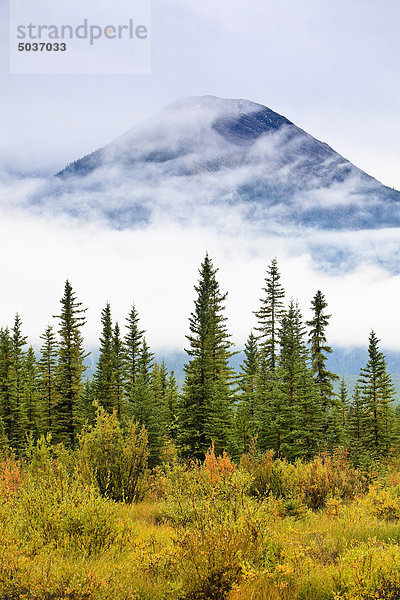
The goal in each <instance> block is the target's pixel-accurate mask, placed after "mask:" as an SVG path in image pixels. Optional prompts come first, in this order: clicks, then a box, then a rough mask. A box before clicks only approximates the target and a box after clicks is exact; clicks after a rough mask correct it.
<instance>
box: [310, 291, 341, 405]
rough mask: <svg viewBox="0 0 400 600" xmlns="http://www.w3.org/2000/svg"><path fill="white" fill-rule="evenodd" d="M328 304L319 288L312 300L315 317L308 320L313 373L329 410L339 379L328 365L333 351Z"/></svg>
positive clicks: (323, 401)
mask: <svg viewBox="0 0 400 600" xmlns="http://www.w3.org/2000/svg"><path fill="white" fill-rule="evenodd" d="M327 306H328V304H327V302H326V300H325V296H324V294H323V293H322V292H320V291H319V290H318V292H317V293H316V294H315V296H314V298H313V299H312V301H311V309H312V311H313V317H312V319H311V320H310V321H307V325H308V327H309V328H310V331H309V340H310V347H311V361H312V373H313V376H314V379H315V382H316V383H317V385H318V387H319V390H320V393H321V398H322V404H323V408H324V410H328V408H329V407H330V406H331V404H332V397H333V381H335V380H337V379H339V378H338V376H337V375H335V374H334V373H331V372H330V371H329V370H328V368H327V366H326V362H327V359H328V354H330V353H331V352H332V348H331V347H330V346H329V345H328V341H327V338H326V329H327V327H328V324H329V319H330V318H331V315H328V314H326V312H325V309H326V307H327Z"/></svg>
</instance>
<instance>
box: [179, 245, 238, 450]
mask: <svg viewBox="0 0 400 600" xmlns="http://www.w3.org/2000/svg"><path fill="white" fill-rule="evenodd" d="M199 274H200V278H199V281H198V284H197V285H196V286H195V290H196V292H197V298H196V300H195V308H194V311H193V312H192V314H191V316H190V319H189V328H190V334H189V335H188V336H186V337H187V339H188V341H189V348H188V349H187V350H186V352H187V354H188V355H189V357H190V359H189V362H188V363H187V364H186V365H185V369H184V370H185V382H184V387H183V393H182V401H181V406H180V425H181V431H180V444H181V447H182V451H183V453H184V454H185V455H188V456H191V457H195V458H199V459H203V458H204V456H205V453H206V451H207V449H208V448H209V446H210V445H211V442H212V441H214V443H215V449H216V452H222V450H224V449H227V447H228V445H229V442H230V440H229V438H230V433H231V427H232V416H233V415H232V408H231V396H232V394H231V389H230V379H231V376H232V372H231V369H230V368H229V364H228V362H229V359H230V357H231V356H232V354H233V353H232V352H231V350H230V349H231V346H232V343H231V341H230V339H229V337H230V336H229V334H228V331H227V327H226V317H224V309H225V306H224V302H225V299H226V296H227V294H222V293H221V291H220V287H219V283H218V282H217V279H216V274H217V269H215V268H214V266H213V264H212V261H211V259H210V258H209V257H208V255H206V257H205V259H204V261H203V263H202V264H201V267H200V270H199Z"/></svg>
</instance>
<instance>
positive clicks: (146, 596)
mask: <svg viewBox="0 0 400 600" xmlns="http://www.w3.org/2000/svg"><path fill="white" fill-rule="evenodd" d="M261 462H262V465H264V467H265V464H266V463H268V465H267V468H266V470H265V469H264V471H263V473H262V478H263V486H264V487H263V490H264V492H263V494H260V493H259V491H257V493H256V492H255V491H254V490H259V486H255V485H254V482H255V480H256V479H257V477H258V476H259V468H260V464H261V463H260V461H258V462H257V460H256V459H255V458H254V457H253V459H252V461H249V460H247V462H246V461H245V464H246V468H244V467H243V466H242V467H239V468H238V467H235V466H234V465H232V463H231V462H230V460H229V458H228V457H226V456H224V457H219V458H218V457H215V456H214V454H213V452H210V453H209V455H208V456H207V458H206V461H205V463H204V464H203V465H192V466H190V467H187V466H183V465H180V464H179V463H176V462H175V463H174V464H172V465H169V466H168V465H166V466H164V468H162V469H159V470H158V471H157V473H156V474H155V475H153V478H152V480H151V482H150V483H149V485H148V492H147V495H146V497H145V498H144V500H142V501H140V502H137V503H135V504H128V503H123V502H117V501H115V500H111V499H110V498H109V497H104V496H101V495H100V493H99V489H98V488H96V486H95V485H94V483H93V478H91V477H85V476H84V475H83V473H84V469H79V461H78V459H76V460H75V462H74V460H71V456H69V457H68V459H67V458H65V457H64V458H58V460H55V459H54V457H51V456H50V455H46V456H44V458H43V457H42V459H41V461H40V462H39V463H38V461H36V462H35V461H31V462H26V463H23V464H21V463H19V462H18V461H16V460H14V459H11V458H8V459H5V460H4V461H3V462H2V463H1V465H0V599H2V600H6V599H7V600H16V599H26V600H30V599H32V600H33V599H35V600H61V599H66V600H106V599H107V600H108V599H110V598H112V599H113V600H224V599H226V600H251V599H257V600H263V599H265V600H275V599H276V600H278V599H279V600H373V599H375V600H376V599H378V600H379V599H382V600H384V599H386V600H395V599H398V598H400V518H399V517H400V499H399V487H398V475H397V472H398V469H397V465H392V466H389V467H388V468H387V469H386V471H385V476H384V477H382V478H379V476H377V475H376V476H375V477H374V480H373V482H372V483H371V478H368V477H365V475H364V474H362V473H359V472H356V471H354V470H352V469H351V468H350V467H349V465H347V463H346V462H345V461H344V460H343V457H342V458H340V460H339V459H338V460H336V461H335V459H332V460H328V459H327V458H326V457H325V458H324V459H323V460H321V459H318V458H317V459H315V461H313V463H311V464H309V465H307V464H304V463H298V464H296V465H294V466H293V465H286V464H285V463H282V462H280V461H279V463H278V462H277V461H273V460H272V457H271V456H268V457H267V459H263V461H261ZM264 467H263V468H264ZM276 472H279V473H280V477H281V481H280V483H279V485H278V486H277V488H276V489H277V490H279V493H278V492H276V493H273V492H272V487H271V486H276ZM268 473H269V474H268ZM274 473H275V474H274ZM289 474H290V477H289ZM289 480H290V483H289ZM350 482H351V485H350ZM268 486H270V487H268ZM322 491H323V494H322V493H321V492H322ZM315 504H318V505H319V508H318V509H316V508H312V507H313V506H314V505H315Z"/></svg>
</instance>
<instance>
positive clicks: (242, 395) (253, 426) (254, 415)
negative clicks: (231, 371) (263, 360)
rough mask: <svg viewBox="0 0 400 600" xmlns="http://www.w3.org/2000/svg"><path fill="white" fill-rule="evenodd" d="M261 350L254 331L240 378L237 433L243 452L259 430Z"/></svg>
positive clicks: (245, 348)
mask: <svg viewBox="0 0 400 600" xmlns="http://www.w3.org/2000/svg"><path fill="white" fill-rule="evenodd" d="M259 367H260V360H259V352H258V346H257V339H256V337H255V335H254V334H253V332H250V335H249V338H248V340H247V342H246V344H245V347H244V361H243V364H242V365H241V366H240V369H241V371H240V374H239V378H238V390H237V394H238V396H237V397H238V406H237V410H236V418H235V422H236V433H237V436H238V443H239V448H240V451H241V453H243V452H247V451H248V449H249V445H250V442H251V440H252V439H253V438H254V437H255V436H256V435H257V431H258V408H259V402H258V397H259V396H258V394H259Z"/></svg>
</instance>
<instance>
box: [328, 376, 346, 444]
mask: <svg viewBox="0 0 400 600" xmlns="http://www.w3.org/2000/svg"><path fill="white" fill-rule="evenodd" d="M348 410H349V401H348V391H347V387H346V383H345V381H344V379H343V377H342V379H341V381H340V387H339V393H338V394H337V395H336V396H335V397H334V398H333V400H332V407H331V409H330V410H329V413H328V426H327V442H328V445H329V447H330V448H331V449H333V448H337V447H338V446H342V447H345V446H347V445H348V423H347V421H348Z"/></svg>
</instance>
